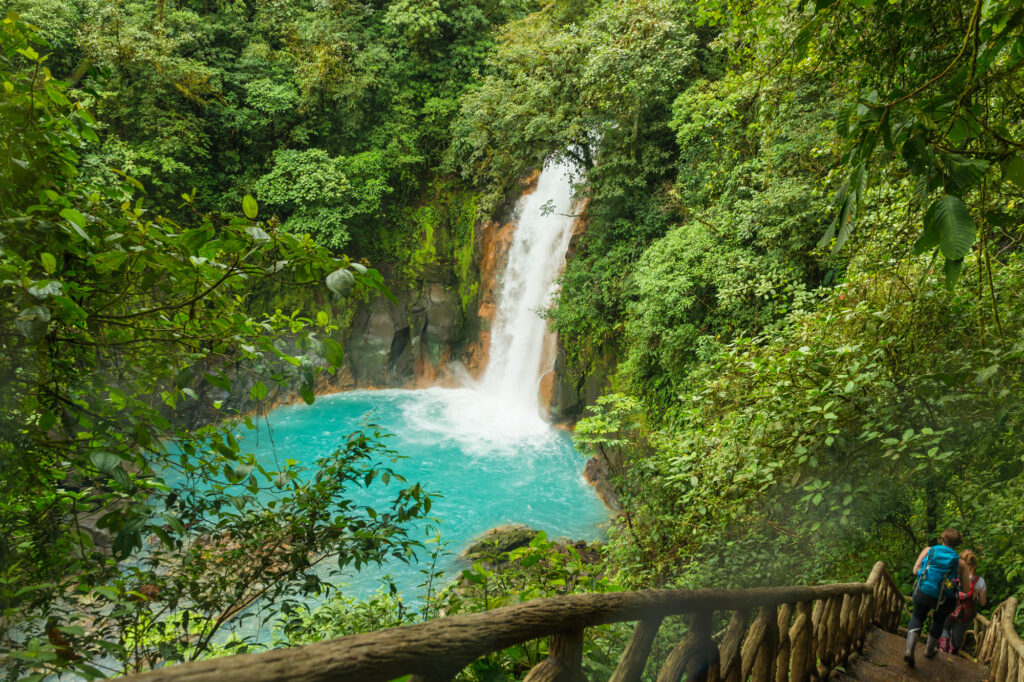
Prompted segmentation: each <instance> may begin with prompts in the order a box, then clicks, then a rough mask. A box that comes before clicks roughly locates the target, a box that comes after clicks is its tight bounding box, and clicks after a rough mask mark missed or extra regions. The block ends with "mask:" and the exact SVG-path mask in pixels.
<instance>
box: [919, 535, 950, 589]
mask: <svg viewBox="0 0 1024 682" xmlns="http://www.w3.org/2000/svg"><path fill="white" fill-rule="evenodd" d="M959 568H960V555H959V554H957V553H956V550H954V549H952V548H950V547H946V546H945V545H935V546H934V547H932V548H931V549H929V550H928V554H927V555H925V557H924V561H923V562H922V563H921V570H920V571H918V572H917V589H919V590H921V592H923V593H924V594H927V595H928V596H929V597H935V598H936V599H938V600H939V601H942V596H943V594H947V595H949V594H956V590H955V589H954V583H953V581H955V580H956V579H957V575H958V569H959Z"/></svg>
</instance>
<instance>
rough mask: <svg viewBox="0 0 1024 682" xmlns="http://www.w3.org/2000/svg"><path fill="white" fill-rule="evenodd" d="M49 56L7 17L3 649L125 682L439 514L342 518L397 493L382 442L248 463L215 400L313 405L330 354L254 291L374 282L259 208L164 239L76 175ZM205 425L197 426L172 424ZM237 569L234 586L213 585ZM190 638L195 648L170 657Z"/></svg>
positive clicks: (74, 111) (0, 277)
mask: <svg viewBox="0 0 1024 682" xmlns="http://www.w3.org/2000/svg"><path fill="white" fill-rule="evenodd" d="M45 50H46V44H45V41H44V40H43V39H42V38H41V37H40V36H39V35H38V33H37V32H36V31H35V30H34V29H33V28H32V27H31V26H29V25H27V24H25V23H23V22H22V21H20V20H19V19H18V17H17V16H16V15H14V14H10V15H8V16H7V18H6V19H4V20H3V24H2V31H0V82H2V83H3V90H2V92H0V140H2V142H0V174H2V178H0V180H2V181H0V355H2V358H3V359H2V362H0V364H2V370H0V415H2V416H0V471H2V477H0V481H2V482H0V485H2V490H0V557H2V562H0V563H2V571H0V608H2V609H3V611H2V614H3V618H4V621H5V627H4V628H3V635H2V640H0V646H2V647H3V650H4V651H5V653H6V654H7V655H8V656H9V659H8V660H9V661H12V662H13V663H12V665H14V667H15V669H16V670H17V669H20V668H24V667H28V668H31V669H33V670H36V671H39V672H40V673H41V674H42V673H45V672H53V671H60V670H64V669H68V668H72V669H74V670H75V671H76V672H77V673H78V674H81V675H84V676H86V677H93V676H99V675H101V674H103V671H102V670H100V669H99V668H100V667H101V666H100V664H99V663H98V662H97V661H98V659H100V658H104V657H113V658H114V659H115V660H118V661H119V662H120V665H121V669H122V671H128V670H135V669H139V668H140V667H144V666H146V665H151V664H152V663H153V662H154V661H156V660H158V659H167V658H171V659H174V658H176V657H181V656H185V655H188V656H191V657H194V656H198V655H201V654H202V653H203V652H204V651H206V650H207V649H208V647H209V644H210V638H211V637H212V635H213V633H214V632H215V631H216V629H217V628H218V627H219V625H220V624H222V623H223V621H224V619H225V618H226V617H227V616H228V615H229V614H230V612H232V611H234V610H237V609H238V608H239V607H240V606H243V605H244V604H246V603H248V602H249V601H251V600H252V599H254V598H258V597H260V596H264V595H266V596H273V597H276V598H281V597H283V596H286V595H293V594H297V593H300V592H303V591H310V590H316V589H318V588H319V587H320V584H321V582H320V577H319V574H318V573H317V572H316V571H315V570H314V568H315V566H316V564H318V563H320V562H322V561H324V560H333V561H334V562H335V564H336V566H337V567H338V568H342V567H346V566H354V567H359V566H361V565H363V564H366V563H371V562H381V561H383V560H384V559H385V557H387V556H396V557H398V558H400V559H407V558H408V557H409V556H410V555H411V552H413V551H414V549H415V547H416V544H417V543H415V542H413V541H412V540H410V538H409V537H408V535H407V529H408V527H409V524H410V523H411V522H412V521H414V520H415V519H416V518H419V517H420V516H422V515H423V514H425V513H426V512H427V511H428V510H429V508H430V500H429V497H428V496H426V495H425V494H424V493H423V491H422V490H421V489H420V488H419V486H416V485H410V486H406V487H403V488H402V489H401V490H399V491H397V492H396V494H395V496H394V499H393V501H392V502H391V503H390V504H388V505H386V508H385V509H383V510H381V511H380V512H377V511H375V510H366V509H363V508H362V507H355V506H353V505H352V503H351V502H349V501H347V498H346V494H345V491H346V488H347V487H351V486H353V485H360V486H369V485H372V484H383V485H388V484H390V483H392V482H394V483H395V484H400V483H401V480H400V479H399V478H397V477H395V476H394V475H393V474H391V473H390V472H389V471H388V469H387V468H386V466H384V464H385V462H384V459H386V458H387V457H388V456H389V453H388V452H387V451H385V450H382V449H381V448H380V447H379V445H378V443H377V440H376V437H377V436H379V434H377V433H376V432H375V430H374V429H373V428H369V429H368V430H367V431H365V432H363V431H360V430H355V432H354V433H353V435H352V436H350V437H349V438H348V439H347V440H346V441H345V442H342V443H339V449H338V451H337V452H336V453H334V454H333V455H331V456H330V457H327V458H326V459H324V460H323V461H321V462H320V463H319V464H318V466H317V467H315V468H313V469H310V470H308V471H303V470H301V469H298V468H296V467H294V466H286V467H283V468H281V469H278V470H273V469H271V468H267V467H265V466H264V465H263V464H262V463H261V462H259V461H257V460H256V459H255V458H254V457H253V456H252V455H251V454H247V453H246V452H245V449H244V447H243V446H242V445H240V443H239V442H238V440H237V439H236V438H235V436H234V435H233V434H232V427H233V426H234V422H233V420H232V419H231V418H230V417H231V415H227V414H224V415H221V414H218V408H219V402H217V401H215V400H214V398H215V397H216V395H214V394H215V393H216V392H218V391H223V392H230V391H231V390H232V388H233V386H238V385H239V384H242V385H244V386H246V387H248V392H249V396H250V397H251V398H252V399H253V400H254V401H257V402H258V401H260V400H262V399H263V398H264V397H265V396H266V394H267V390H268V384H274V383H277V384H286V385H289V386H293V387H295V388H297V390H298V392H299V394H300V395H301V396H302V397H303V398H304V399H305V400H306V401H307V402H312V401H313V399H314V395H313V382H314V377H315V374H316V373H317V372H318V371H320V370H321V369H327V370H328V371H334V369H335V368H337V367H338V366H339V364H340V362H341V359H342V349H341V346H340V345H339V344H338V343H337V342H335V341H333V340H332V339H330V338H328V337H327V336H326V332H329V331H330V329H331V323H330V318H329V314H328V313H327V312H326V311H320V312H319V313H318V314H317V315H316V319H315V320H313V319H308V318H304V317H300V316H299V315H297V314H295V313H285V312H282V311H280V310H278V311H276V312H275V313H273V314H271V315H269V316H260V317H256V316H254V315H253V314H250V312H249V302H248V300H247V296H248V292H249V291H250V290H251V288H252V287H253V286H255V285H256V284H257V283H259V282H263V281H270V282H274V283H276V284H277V285H279V286H288V287H310V286H312V287H318V286H321V282H326V286H327V288H328V289H329V290H331V291H332V292H333V293H334V294H335V295H338V296H343V295H346V294H347V293H348V292H349V291H351V289H352V286H353V284H355V285H358V286H364V287H371V288H375V289H378V290H381V291H383V290H384V287H383V284H382V282H381V279H380V276H379V274H377V273H376V272H375V271H373V270H367V269H366V268H365V267H363V266H361V265H357V264H352V263H350V262H349V261H348V259H347V258H340V259H339V258H336V257H334V256H332V255H331V254H330V253H329V252H327V251H326V250H325V249H324V248H322V247H319V246H317V245H316V244H315V243H314V242H313V241H312V239H311V238H310V237H309V236H307V235H296V234H292V233H290V232H288V231H286V230H283V229H281V228H280V226H279V225H278V224H277V223H276V221H274V220H269V221H259V220H257V216H258V214H259V206H258V204H257V202H256V201H255V200H254V199H253V198H252V197H250V196H246V197H245V199H244V201H243V202H242V211H243V213H244V215H241V216H240V215H233V216H232V215H222V214H208V213H207V214H204V213H200V212H198V211H196V210H195V209H194V206H195V202H194V197H193V195H191V194H185V195H183V196H182V199H183V202H184V203H183V204H182V206H183V209H184V210H183V211H182V213H183V214H185V215H189V218H188V220H187V221H181V222H178V221H175V220H172V219H170V218H168V217H166V215H165V214H163V213H162V212H161V211H160V210H159V209H156V208H152V209H151V208H149V207H148V206H147V203H146V201H145V198H144V197H143V196H142V186H141V184H140V183H139V182H138V181H137V180H135V179H134V178H132V177H130V176H128V175H126V174H124V173H123V172H121V171H118V170H113V169H111V170H107V171H105V172H102V173H101V172H92V173H82V172H80V170H79V166H80V163H81V161H80V159H81V156H82V154H83V153H88V151H89V150H90V149H91V148H92V147H93V146H94V145H96V144H97V143H98V139H99V138H98V135H97V130H96V128H97V124H96V121H95V120H94V118H93V116H92V115H91V114H90V113H89V111H88V110H87V109H86V108H85V107H84V106H83V105H82V103H81V102H78V101H73V100H72V97H74V96H75V95H74V93H71V92H69V91H68V90H67V88H66V85H65V84H64V83H62V82H60V81H57V80H55V79H54V78H53V77H52V74H51V73H50V71H49V69H48V68H47V56H46V55H45V54H44V52H45ZM290 349H296V350H290ZM197 408H198V409H199V410H201V411H203V413H204V414H205V415H206V420H207V422H208V423H207V425H206V426H203V427H201V428H198V429H193V430H189V429H186V428H185V427H184V426H183V420H182V416H181V415H182V412H183V410H185V409H191V410H196V409H197ZM147 539H151V540H152V541H153V542H156V543H157V545H156V546H149V547H147V546H146V542H147ZM243 556H244V557H246V558H247V562H245V570H244V575H242V576H239V575H238V574H237V571H235V570H234V569H232V570H231V571H225V570H224V567H225V566H226V565H227V564H225V563H224V562H225V561H231V562H233V563H232V564H231V565H234V564H237V563H240V562H239V559H240V558H241V557H243ZM218 567H220V568H218ZM240 577H241V581H240V580H239V578H240ZM174 614H177V615H176V618H177V619H178V620H176V621H175V620H174V619H171V620H168V618H169V617H170V616H172V615H174ZM190 615H192V616H194V617H195V619H196V620H195V621H193V622H192V626H190V625H189V617H190ZM182 618H183V619H184V623H182V622H181V619H182ZM170 622H177V623H179V624H180V625H181V627H180V629H179V630H176V629H175V628H174V627H170V626H169V625H168V623H170ZM196 622H202V623H203V625H202V626H201V627H200V628H199V630H198V634H197V631H196ZM190 627H191V629H190ZM140 629H145V630H148V631H149V634H152V633H153V632H157V631H159V630H161V629H162V630H166V633H165V634H166V637H155V638H154V637H150V636H145V635H146V633H143V632H142V631H141V630H140ZM182 636H197V637H198V639H195V640H193V644H196V643H198V646H196V647H193V648H192V649H190V650H189V653H187V654H186V653H183V652H182V650H181V648H180V647H177V646H176V645H175V643H176V642H178V640H179V639H180V638H181V637H182ZM147 642H148V643H149V644H146V643H147Z"/></svg>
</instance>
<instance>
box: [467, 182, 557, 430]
mask: <svg viewBox="0 0 1024 682" xmlns="http://www.w3.org/2000/svg"><path fill="white" fill-rule="evenodd" d="M574 172H575V168H574V167H573V166H571V165H568V164H565V163H549V164H547V165H546V166H545V167H544V169H543V171H542V172H541V174H540V177H539V178H538V179H537V189H536V190H534V191H533V192H532V193H530V194H527V195H526V196H524V197H523V198H522V199H520V200H519V205H518V206H517V209H516V216H517V221H516V228H515V233H514V236H513V241H512V245H511V246H510V247H509V254H508V265H506V266H505V272H504V274H503V275H502V279H501V288H500V290H499V292H498V297H497V310H496V315H495V320H494V324H493V326H492V329H491V350H490V363H489V364H488V366H487V372H486V373H485V375H484V378H483V381H482V385H481V389H482V391H483V392H485V393H487V394H490V395H491V396H493V397H494V398H495V399H496V400H497V401H499V402H500V404H502V406H503V408H502V412H503V415H502V416H503V418H505V419H509V418H511V419H514V420H520V419H522V420H536V419H537V415H538V405H537V396H538V390H539V387H540V380H541V378H542V377H543V376H544V375H545V374H546V373H548V372H549V371H551V369H552V366H553V364H554V354H553V353H552V352H551V350H552V341H553V338H552V334H551V333H550V332H549V331H548V327H547V324H548V323H547V320H545V319H544V318H542V317H541V312H542V311H543V310H544V309H546V308H547V307H548V305H549V304H550V301H551V296H552V294H553V293H554V292H555V279H556V278H557V277H558V274H559V273H560V272H561V270H562V267H563V266H564V265H565V252H566V250H567V249H568V248H569V240H570V239H571V238H572V228H573V222H574V217H573V215H572V213H573V199H572V179H573V176H574V174H575V173H574ZM552 209H553V210H552Z"/></svg>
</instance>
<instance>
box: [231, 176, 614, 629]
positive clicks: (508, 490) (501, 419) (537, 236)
mask: <svg viewBox="0 0 1024 682" xmlns="http://www.w3.org/2000/svg"><path fill="white" fill-rule="evenodd" d="M571 179H572V169H571V168H570V167H567V166H564V165H556V164H553V165H549V166H548V167H547V168H545V170H544V171H543V172H542V173H541V175H540V178H539V179H538V185H537V189H536V191H534V192H533V193H531V194H529V195H527V196H526V197H524V198H523V199H522V200H521V201H520V204H519V206H518V209H517V215H518V221H517V227H516V232H515V236H514V239H513V243H512V245H511V247H510V253H509V260H508V265H507V268H506V272H505V274H504V276H503V279H502V284H501V287H500V290H499V296H498V310H497V315H496V319H495V324H494V327H493V329H492V337H491V338H492V342H491V344H492V345H491V352H490V358H491V360H490V364H489V366H488V369H487V371H486V373H485V376H484V378H483V379H482V380H481V381H480V382H479V384H478V385H475V386H470V387H467V388H463V389H441V388H430V389H426V390H417V391H407V390H387V391H352V392H346V393H338V394H334V395H327V396H320V397H318V398H317V400H316V402H315V403H314V404H313V405H311V406H306V405H292V406H288V407H282V408H278V409H276V410H274V411H273V412H271V414H270V415H269V416H268V418H267V420H266V423H264V424H261V426H260V428H259V429H258V430H256V431H253V432H248V433H245V434H244V437H245V441H244V442H245V443H246V445H247V446H248V447H249V448H250V449H254V451H255V452H256V454H257V455H258V456H260V457H261V458H262V459H265V460H266V461H267V462H268V463H273V462H274V461H275V460H276V461H284V460H286V459H294V460H297V461H298V462H301V463H303V464H308V465H312V464H313V463H315V461H316V459H317V458H318V457H321V456H324V455H326V454H329V453H330V452H332V451H333V450H334V449H335V448H337V447H338V446H339V445H340V444H341V443H343V442H344V440H345V437H346V436H347V435H348V434H349V433H351V432H352V431H355V430H356V429H358V428H359V426H360V424H362V423H365V422H366V421H367V420H370V421H372V422H373V423H375V424H377V425H379V426H380V427H381V429H382V430H383V431H384V432H387V433H390V434H393V435H392V436H391V437H389V438H388V439H387V442H386V445H387V446H388V447H389V448H391V449H392V450H395V451H396V452H397V453H398V454H399V455H400V456H401V457H402V459H399V460H398V461H397V462H395V463H394V464H392V465H391V466H392V468H393V469H394V470H395V471H396V472H397V473H399V474H401V475H402V476H404V477H405V478H406V479H407V480H408V481H409V483H413V482H418V483H420V484H422V486H423V487H424V489H425V490H427V491H430V492H433V493H438V494H440V497H439V498H438V499H436V501H435V504H434V505H433V508H432V509H431V516H432V517H435V518H436V519H437V520H438V521H439V524H438V527H439V528H440V532H441V538H442V541H443V542H445V543H447V544H446V546H447V549H448V551H449V552H450V553H449V554H448V555H447V556H446V557H444V558H443V560H442V561H441V562H440V564H439V568H441V569H443V570H445V572H446V579H448V580H450V579H453V578H454V577H455V575H456V573H457V571H458V570H459V569H460V568H461V567H462V564H461V562H460V560H459V559H458V554H459V553H461V552H462V551H464V550H465V548H466V547H467V546H468V545H469V544H470V543H471V542H472V541H473V540H474V539H475V538H476V537H478V536H480V535H481V534H483V533H484V532H486V531H487V530H489V529H491V528H494V527H496V526H500V525H504V524H509V523H522V524H526V525H529V526H531V527H533V528H537V529H542V530H544V531H546V532H547V534H548V536H549V537H550V538H557V537H570V538H573V539H585V540H596V539H599V538H600V537H602V536H603V533H604V530H603V526H604V524H605V523H606V522H607V520H608V511H607V510H606V509H605V507H604V505H603V504H602V503H601V502H600V500H599V499H598V498H597V495H596V494H595V493H594V491H593V489H592V488H591V487H590V486H589V485H588V484H587V483H586V481H584V479H583V476H582V468H583V458H582V457H581V456H580V455H579V454H578V453H577V452H575V451H574V449H573V446H572V440H571V438H570V437H569V435H568V434H567V433H565V432H562V431H559V430H556V429H554V428H552V427H551V425H550V424H548V423H547V422H545V421H544V420H543V418H542V417H541V415H540V411H539V408H538V388H539V382H540V379H541V377H542V376H543V374H544V373H546V372H547V371H549V370H550V368H551V365H552V363H553V354H552V353H551V352H550V350H551V349H550V345H551V343H552V340H553V339H552V337H551V335H550V334H549V332H548V330H547V321H546V320H544V319H542V318H541V317H540V316H539V314H538V312H539V311H540V310H542V309H544V308H546V307H547V305H548V303H549V301H550V298H551V294H552V293H553V287H554V282H555V279H556V278H557V276H558V274H559V272H560V271H561V268H562V266H563V265H564V262H565V252H566V249H567V248H568V244H569V240H570V238H571V236H572V226H573V218H572V217H571V216H570V215H568V214H571V213H572V208H573V205H572V204H573V202H572V187H571ZM546 205H547V207H548V208H549V209H550V208H551V207H553V208H554V210H553V211H550V210H545V206H546ZM396 485H398V484H397V483H393V484H392V487H390V488H385V487H381V486H379V485H374V486H373V487H372V488H371V489H370V490H368V491H363V490H357V491H354V492H353V496H354V498H355V500H354V501H355V502H356V503H357V504H366V505H370V506H374V505H375V504H376V505H378V506H379V505H382V504H383V503H384V502H385V501H387V500H389V499H391V498H392V497H393V496H394V494H395V492H397V488H395V487H394V486H396ZM414 535H415V536H416V537H419V538H420V539H423V540H426V539H428V538H430V537H432V536H433V532H432V531H431V530H430V529H429V528H428V527H427V526H426V525H424V526H422V527H419V528H417V529H416V532H415V533H414ZM424 560H425V561H427V562H429V558H425V559H424ZM422 568H424V566H423V565H417V564H409V565H406V564H402V563H400V562H392V563H391V564H389V565H387V566H385V567H384V568H383V569H381V570H376V569H364V570H362V571H360V572H358V573H351V574H348V575H346V576H345V577H344V580H343V582H344V584H345V585H346V586H345V587H343V588H342V591H343V592H344V593H346V594H348V595H350V596H357V597H367V596H369V595H371V594H372V593H373V592H374V591H376V590H377V589H378V588H379V587H380V585H381V580H382V578H383V577H384V576H388V577H389V578H390V579H391V580H392V581H394V583H395V584H396V585H397V586H398V588H399V589H400V591H401V592H402V593H403V595H404V596H405V597H406V598H407V599H412V600H415V599H416V598H417V597H418V596H419V588H418V587H417V586H418V585H419V584H420V583H421V582H422V581H423V579H424V577H423V575H422V574H421V573H420V569H422ZM243 629H244V628H243Z"/></svg>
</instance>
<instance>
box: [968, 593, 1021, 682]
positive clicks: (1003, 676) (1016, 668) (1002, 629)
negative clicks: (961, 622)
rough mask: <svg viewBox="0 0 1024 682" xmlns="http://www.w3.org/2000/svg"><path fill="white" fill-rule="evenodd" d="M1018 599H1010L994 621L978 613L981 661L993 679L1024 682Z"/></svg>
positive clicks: (1001, 606)
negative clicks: (1017, 618) (1017, 622)
mask: <svg viewBox="0 0 1024 682" xmlns="http://www.w3.org/2000/svg"><path fill="white" fill-rule="evenodd" d="M1016 615H1017V600H1016V599H1014V598H1012V597H1011V598H1010V599H1007V600H1006V601H1004V602H1003V603H1002V604H1000V605H999V606H998V607H997V608H996V610H995V611H993V612H992V618H991V620H986V619H985V618H983V617H981V616H978V618H977V620H978V623H979V625H980V626H981V628H980V635H979V636H978V648H977V655H978V660H979V661H981V662H982V663H987V664H988V667H989V680H991V682H1024V642H1022V641H1021V638H1020V635H1018V634H1017V630H1016V628H1014V625H1013V621H1014V618H1015V617H1016Z"/></svg>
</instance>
